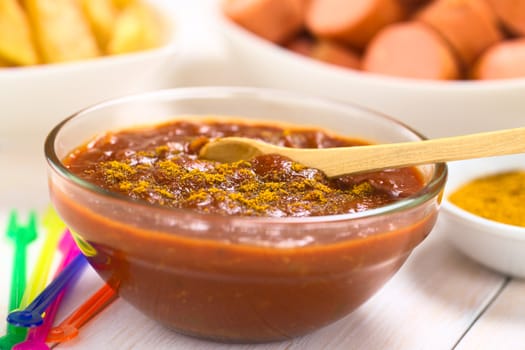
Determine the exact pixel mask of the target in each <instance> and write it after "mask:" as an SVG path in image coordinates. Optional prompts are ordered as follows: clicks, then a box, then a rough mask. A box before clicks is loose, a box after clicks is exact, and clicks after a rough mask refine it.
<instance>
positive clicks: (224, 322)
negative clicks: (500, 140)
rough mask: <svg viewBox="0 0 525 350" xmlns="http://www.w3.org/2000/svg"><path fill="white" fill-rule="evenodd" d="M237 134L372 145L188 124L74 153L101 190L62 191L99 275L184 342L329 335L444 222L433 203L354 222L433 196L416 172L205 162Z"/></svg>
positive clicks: (63, 206) (79, 171)
mask: <svg viewBox="0 0 525 350" xmlns="http://www.w3.org/2000/svg"><path fill="white" fill-rule="evenodd" d="M232 135H235V136H248V137H255V138H260V139H263V140H266V141H268V142H273V143H276V144H282V145H286V146H290V147H336V146H347V145H355V144H362V142H361V141H356V140H350V139H345V138H342V137H337V136H333V135H329V134H327V133H324V132H322V131H320V130H317V129H283V128H281V127H276V126H270V125H265V124H260V125H258V124H242V123H233V122H228V123H219V122H202V121H201V122H198V123H192V122H188V121H177V122H173V123H170V124H163V125H159V126H155V127H151V128H143V129H136V130H135V129H133V130H126V131H119V132H116V133H109V134H106V135H104V136H102V137H100V138H98V139H96V140H93V141H91V142H90V143H88V144H87V145H85V146H82V147H80V148H78V149H76V150H74V151H73V152H72V153H71V154H70V155H69V156H68V157H67V158H66V159H65V160H64V164H65V165H66V166H67V167H68V168H69V169H70V171H71V172H73V173H74V174H76V175H77V176H78V177H80V178H82V179H83V180H85V181H88V182H90V183H92V184H94V185H96V187H94V188H95V190H93V189H88V188H83V187H75V188H66V185H65V184H66V180H65V179H58V180H57V181H54V182H52V183H51V195H52V197H53V202H54V204H55V206H56V208H57V210H58V211H59V213H60V214H61V215H62V216H63V218H64V220H65V221H66V222H68V223H69V225H70V227H71V229H72V230H73V231H74V232H75V233H76V234H75V237H76V239H77V242H78V243H79V245H80V247H81V248H82V250H83V252H84V253H85V254H86V255H87V256H88V258H89V260H90V263H91V264H92V265H93V266H94V267H95V269H96V270H97V271H98V272H99V273H100V274H101V275H102V276H103V277H104V278H105V279H106V280H107V281H109V282H110V283H111V284H113V285H114V286H115V287H116V288H118V292H119V294H120V295H122V296H123V297H124V298H125V299H126V300H128V301H129V302H131V303H132V304H133V305H135V306H137V307H138V308H139V309H141V310H143V311H144V312H145V313H146V314H147V315H149V316H150V317H152V318H153V319H156V320H158V321H160V322H162V323H163V324H165V325H166V326H168V327H170V328H173V329H175V330H177V331H179V332H182V333H186V334H190V335H195V336H200V337H205V338H211V339H215V340H223V341H236V342H263V341H272V340H279V339H286V338H291V337H295V336H298V335H301V334H305V333H307V332H309V331H312V330H315V329H318V328H319V327H321V326H324V325H327V324H329V323H331V322H334V321H335V320H337V319H340V318H341V317H343V316H345V315H347V314H348V313H349V312H350V311H352V310H354V309H355V308H356V307H358V306H359V305H360V304H362V303H363V302H364V301H365V300H366V299H368V298H369V297H370V295H372V294H373V293H374V292H375V291H376V290H377V289H378V288H379V286H381V285H383V284H384V283H385V281H386V280H387V279H388V278H389V277H390V276H391V275H392V272H393V271H396V270H397V269H399V267H400V266H401V265H402V263H403V262H404V261H405V260H406V258H407V257H408V255H409V253H410V251H411V250H412V249H413V248H414V247H415V246H416V245H417V244H419V243H420V242H421V241H422V240H423V239H424V238H425V237H426V235H427V234H428V233H429V232H430V230H431V228H432V226H433V224H434V222H435V220H436V215H437V211H436V210H435V208H434V207H433V206H432V204H430V205H428V206H427V208H426V209H424V210H422V209H421V208H413V209H408V210H404V211H402V212H394V213H389V214H388V217H385V219H384V220H378V219H377V217H372V218H370V219H367V218H364V219H362V220H360V221H359V222H358V223H357V222H352V221H351V220H344V219H342V218H343V217H344V216H345V215H344V214H348V213H356V212H360V211H366V210H370V209H373V208H376V207H380V206H384V205H386V204H389V203H393V202H396V201H399V200H401V199H403V198H407V197H410V196H413V195H415V194H416V193H418V191H421V189H422V188H423V187H424V185H423V181H422V178H421V176H420V174H419V173H418V171H417V170H416V169H414V168H404V169H398V170H386V171H381V172H375V173H370V174H362V175H352V176H345V177H340V178H336V179H329V178H327V177H326V176H324V174H322V173H320V172H319V171H318V170H316V169H308V168H305V167H302V166H301V165H300V164H295V163H294V162H293V161H291V160H289V159H283V158H282V157H278V156H273V155H270V156H263V158H260V159H254V160H250V161H248V162H247V163H248V164H243V165H242V166H240V167H237V168H235V166H234V165H222V164H217V163H214V162H209V161H203V160H200V159H198V156H197V155H198V150H199V149H200V147H202V145H203V144H204V143H205V142H207V140H209V139H212V138H214V137H221V136H232ZM111 162H113V163H111ZM159 162H168V163H169V162H173V163H175V164H176V166H171V165H169V164H168V163H162V164H163V167H157V168H156V167H155V164H158V163H159ZM110 163H111V164H110ZM127 166H131V167H135V168H137V167H138V169H136V170H130V168H128V167H127ZM233 168H234V169H233ZM159 169H160V170H159ZM162 169H164V170H162ZM166 169H168V170H166ZM217 169H219V170H217ZM221 169H222V170H221ZM204 173H205V175H203V174H204ZM147 174H149V175H147ZM152 174H153V175H152ZM170 174H171V175H173V176H174V177H173V178H170V177H169V176H170ZM188 174H191V176H190V175H188ZM150 175H151V176H150ZM208 175H210V176H208ZM216 175H217V176H216ZM219 175H220V176H219ZM176 180H178V181H176ZM185 181H188V182H185ZM173 182H178V183H179V184H180V183H183V184H184V186H185V187H182V188H181V187H179V186H178V184H173ZM282 183H284V185H282ZM122 184H124V185H122ZM279 184H281V186H280V185H279ZM365 184H366V185H365ZM121 185H122V186H121ZM303 185H304V186H303ZM241 186H245V188H244V190H243V188H241ZM184 188H186V189H188V191H184ZM102 189H105V190H109V191H110V192H111V193H112V194H111V195H108V193H107V191H104V190H102ZM272 189H273V190H274V192H275V193H274V192H272V191H271V190H272ZM205 190H207V191H209V192H211V193H212V195H207V194H206V192H205ZM316 191H317V192H316ZM244 192H246V193H244ZM313 192H314V193H315V194H314V195H309V193H313ZM231 193H234V194H233V195H230V194H231ZM123 200H125V201H126V204H125V205H122V201H123ZM221 200H222V202H221ZM265 201H266V202H265ZM287 202H288V203H287ZM148 203H149V204H148ZM200 203H205V204H204V205H200ZM224 203H227V205H224ZM333 203H335V204H336V205H333ZM292 204H293V205H292ZM94 208H96V210H94ZM338 218H341V220H339V219H338ZM158 227H163V229H162V230H160V229H157V228H158ZM115 247H116V248H115ZM144 285H146V286H148V288H144V287H143V286H144Z"/></svg>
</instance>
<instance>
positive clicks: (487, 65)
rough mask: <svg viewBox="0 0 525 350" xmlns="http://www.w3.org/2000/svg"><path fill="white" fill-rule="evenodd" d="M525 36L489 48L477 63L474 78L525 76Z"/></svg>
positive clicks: (473, 73)
mask: <svg viewBox="0 0 525 350" xmlns="http://www.w3.org/2000/svg"><path fill="white" fill-rule="evenodd" d="M524 62H525V38H523V39H514V40H507V41H502V42H501V43H498V44H496V45H494V46H492V47H491V48H489V49H488V50H487V51H486V52H485V53H483V55H482V56H481V57H480V58H479V60H478V62H477V63H476V64H475V66H474V68H473V71H472V77H473V78H474V79H483V80H488V79H508V78H517V77H525V64H524Z"/></svg>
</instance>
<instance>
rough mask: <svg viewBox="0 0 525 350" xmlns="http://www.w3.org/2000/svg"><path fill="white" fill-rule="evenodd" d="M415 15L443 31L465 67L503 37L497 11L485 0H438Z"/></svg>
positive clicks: (439, 31) (440, 32)
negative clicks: (494, 11) (493, 10)
mask: <svg viewBox="0 0 525 350" xmlns="http://www.w3.org/2000/svg"><path fill="white" fill-rule="evenodd" d="M416 18H417V19H418V20H419V21H422V22H423V23H425V24H427V25H429V26H431V27H432V28H434V29H435V30H436V31H437V32H438V33H439V34H441V35H442V36H443V38H445V40H446V41H447V42H448V43H449V44H450V45H451V46H452V48H453V49H454V51H455V52H456V54H457V55H458V57H459V58H460V60H461V62H462V64H463V65H464V66H465V67H468V66H470V65H471V64H472V63H474V61H475V60H476V59H477V58H478V57H479V55H480V54H481V53H482V52H483V51H484V50H486V49H487V48H488V47H489V46H491V45H493V44H495V43H496V42H498V41H500V40H502V39H503V36H502V33H501V31H500V30H499V27H498V24H497V21H496V18H495V15H494V13H493V12H492V9H491V8H490V6H489V5H488V4H487V3H485V2H484V0H435V1H434V2H432V3H430V4H429V5H428V6H426V7H425V8H423V9H422V10H421V11H420V12H419V13H418V14H417V16H416Z"/></svg>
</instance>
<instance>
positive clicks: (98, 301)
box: [46, 284, 117, 343]
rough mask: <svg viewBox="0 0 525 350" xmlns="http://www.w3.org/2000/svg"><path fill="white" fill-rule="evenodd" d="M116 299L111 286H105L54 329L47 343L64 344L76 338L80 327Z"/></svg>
mask: <svg viewBox="0 0 525 350" xmlns="http://www.w3.org/2000/svg"><path fill="white" fill-rule="evenodd" d="M115 299H117V293H116V292H115V290H114V289H113V288H112V287H111V286H110V285H109V284H105V285H104V286H103V287H102V288H100V289H99V290H98V291H97V292H95V294H93V295H92V296H91V297H90V298H89V299H88V300H86V301H85V302H84V303H83V304H82V305H80V306H79V307H78V308H77V309H76V310H75V311H73V312H72V313H71V314H70V315H69V316H68V317H67V318H66V319H65V320H64V321H62V322H61V323H60V324H59V325H58V326H56V327H53V328H52V329H51V331H49V334H48V335H47V339H46V342H49V343H63V342H65V341H68V340H71V339H73V338H75V337H76V336H77V335H78V333H79V329H80V327H82V326H83V325H84V324H86V323H87V322H88V321H89V320H90V319H91V318H93V317H94V316H95V315H96V314H98V313H99V312H100V311H102V310H103V309H104V308H105V307H106V306H108V305H109V304H111V303H112V302H113V301H114V300H115Z"/></svg>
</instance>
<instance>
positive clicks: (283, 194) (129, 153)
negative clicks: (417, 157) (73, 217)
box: [64, 121, 423, 217]
mask: <svg viewBox="0 0 525 350" xmlns="http://www.w3.org/2000/svg"><path fill="white" fill-rule="evenodd" d="M227 136H244V137H250V138H256V139H260V140H263V141H266V142H269V143H273V144H277V145H282V146H286V147H300V148H326V147H341V146H353V145H363V144H366V143H365V142H363V141H360V140H353V139H348V138H343V137H340V136H336V135H332V134H328V133H327V132H324V131H322V130H319V129H313V128H310V129H306V128H291V129H288V128H284V127H279V126H272V125H267V124H244V123H240V122H230V121H229V122H225V121H221V122H219V121H198V122H190V121H174V122H170V123H167V124H161V125H157V126H153V127H147V128H140V129H131V130H124V131H119V132H115V133H111V132H110V133H107V134H105V135H103V136H101V137H99V138H97V139H95V140H93V141H91V142H90V143H88V144H87V145H85V146H83V147H80V148H78V149H77V150H75V151H74V152H72V153H71V154H70V155H69V156H68V157H67V159H66V160H65V162H64V163H65V164H66V166H67V167H68V169H69V170H70V171H71V172H73V173H74V174H76V175H77V176H79V177H81V178H83V179H84V180H87V181H88V182H91V183H94V184H96V185H97V186H100V187H102V188H104V189H107V190H109V191H112V192H117V193H120V194H123V195H125V196H128V197H130V198H132V199H135V200H139V201H147V202H149V203H153V204H158V205H162V206H167V207H173V208H186V209H192V210H196V211H199V212H203V213H215V214H222V215H242V216H272V217H284V216H296V217H301V216H319V215H334V214H345V213H354V212H360V211H364V210H368V209H371V208H376V207H379V206H383V205H386V204H389V203H392V202H395V201H398V200H400V199H402V198H406V197H408V196H411V195H413V194H415V193H417V192H418V191H419V190H420V189H421V188H422V187H423V183H422V179H421V176H420V174H419V173H418V172H417V170H416V169H414V168H402V169H389V170H385V171H380V172H373V173H366V174H359V175H347V176H341V177H337V178H328V177H327V176H325V175H324V174H323V173H322V172H321V171H319V170H317V169H313V168H308V167H305V166H303V165H301V164H298V163H296V162H294V161H292V160H290V159H288V158H284V157H281V156H278V155H262V156H258V157H255V158H253V159H251V160H249V161H240V162H236V163H232V164H222V163H218V162H214V161H208V160H203V159H199V158H198V154H199V151H200V149H201V148H202V146H204V145H205V144H206V143H207V142H208V141H209V140H210V139H213V138H217V137H227Z"/></svg>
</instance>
